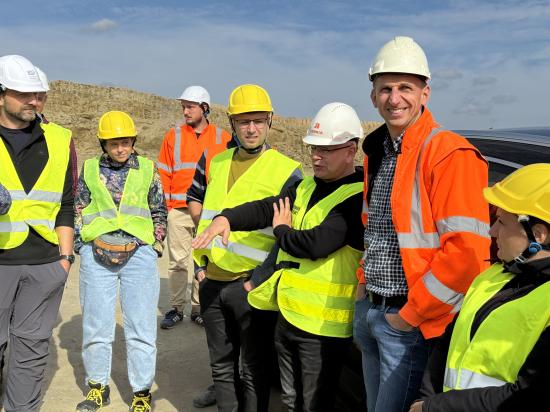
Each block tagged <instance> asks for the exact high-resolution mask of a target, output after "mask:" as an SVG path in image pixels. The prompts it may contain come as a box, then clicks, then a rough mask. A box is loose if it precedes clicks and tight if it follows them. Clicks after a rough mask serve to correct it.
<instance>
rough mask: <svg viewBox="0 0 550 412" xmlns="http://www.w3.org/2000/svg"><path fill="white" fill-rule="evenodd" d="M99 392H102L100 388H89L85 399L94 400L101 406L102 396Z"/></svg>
mask: <svg viewBox="0 0 550 412" xmlns="http://www.w3.org/2000/svg"><path fill="white" fill-rule="evenodd" d="M101 392H103V390H102V389H96V388H92V389H90V392H88V395H87V396H86V400H87V401H94V402H95V403H96V404H97V405H98V406H103V396H102V395H101Z"/></svg>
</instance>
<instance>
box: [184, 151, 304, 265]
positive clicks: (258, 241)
mask: <svg viewBox="0 0 550 412" xmlns="http://www.w3.org/2000/svg"><path fill="white" fill-rule="evenodd" d="M234 152H235V149H229V150H225V151H223V152H221V153H220V154H218V155H216V156H214V158H212V162H211V163H210V173H209V175H208V189H207V191H206V197H205V199H204V203H203V209H202V213H201V218H200V221H199V227H198V230H197V232H198V233H199V234H200V233H202V232H203V231H204V229H205V228H206V227H207V226H208V225H209V224H210V223H211V222H212V219H213V218H214V216H216V215H218V214H219V213H220V212H221V211H222V210H223V209H225V208H230V207H235V206H238V205H241V204H243V203H246V202H250V201H253V200H259V199H263V198H266V197H269V196H275V195H278V194H279V193H280V192H281V190H282V188H283V186H284V184H285V182H286V181H287V180H288V179H289V178H290V176H291V175H292V173H293V172H294V171H295V170H296V169H301V166H300V163H298V162H296V161H295V160H292V159H290V158H288V157H286V156H284V155H282V154H281V153H279V152H277V151H276V150H272V149H269V150H266V151H265V152H264V153H262V154H261V155H260V157H259V158H258V159H257V160H256V161H255V162H254V163H253V164H252V165H251V166H250V167H249V168H248V170H246V171H245V172H244V173H243V174H242V175H241V176H240V177H239V178H238V179H237V180H236V181H235V183H234V184H233V186H232V187H231V190H229V192H228V191H227V182H228V179H229V170H230V168H231V162H232V159H233V153H234ZM274 244H275V237H274V235H273V229H272V228H271V227H269V228H265V229H261V230H255V231H251V232H237V231H232V232H231V234H230V236H229V243H228V245H227V246H224V245H223V244H222V242H221V238H220V237H216V238H215V239H214V240H213V241H212V242H211V244H210V245H209V246H208V248H206V249H196V250H195V251H194V252H193V257H194V259H195V261H196V262H197V264H199V265H204V258H205V257H206V258H207V259H208V261H209V262H212V263H214V264H215V265H216V266H218V267H220V268H222V269H224V270H227V271H230V272H234V273H239V272H245V271H249V270H252V269H254V268H255V267H256V266H257V265H258V264H260V263H261V262H263V261H264V260H265V258H266V257H267V255H268V253H269V251H270V250H271V249H272V248H273V245H274Z"/></svg>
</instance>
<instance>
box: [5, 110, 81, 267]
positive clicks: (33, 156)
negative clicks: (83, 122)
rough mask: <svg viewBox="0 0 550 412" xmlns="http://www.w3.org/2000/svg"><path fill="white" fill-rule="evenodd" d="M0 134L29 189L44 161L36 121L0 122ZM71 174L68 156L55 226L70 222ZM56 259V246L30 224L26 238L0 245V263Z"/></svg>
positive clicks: (45, 153)
mask: <svg viewBox="0 0 550 412" xmlns="http://www.w3.org/2000/svg"><path fill="white" fill-rule="evenodd" d="M0 137H1V138H2V140H3V142H4V144H5V145H6V148H7V150H8V153H9V154H10V157H11V159H12V162H13V164H14V166H15V170H16V171H17V175H18V176H19V179H20V180H21V184H22V185H23V189H24V190H25V192H26V193H29V192H30V191H31V190H32V188H33V186H34V185H35V183H36V181H37V180H38V178H39V177H40V175H41V174H42V171H43V170H44V167H45V166H46V163H47V162H48V159H49V155H48V146H47V144H46V138H45V137H44V131H43V130H42V128H41V127H40V122H38V121H36V120H33V121H32V122H31V124H30V125H29V126H28V127H26V128H24V129H8V128H5V127H2V126H0ZM73 203H74V197H73V176H72V164H71V160H70V159H69V163H68V164H67V171H66V173H65V183H64V186H63V196H62V198H61V208H60V210H59V212H58V213H57V217H56V220H55V226H56V227H58V226H68V227H73V226H74V211H73ZM57 260H59V246H58V245H55V244H53V243H50V242H48V241H47V240H46V239H44V238H43V237H42V236H40V235H39V234H38V233H36V232H35V231H34V230H33V229H32V228H30V229H29V235H28V237H27V239H25V241H24V242H23V243H22V244H21V245H20V246H18V247H15V248H13V249H0V265H36V264H42V263H50V262H55V261H57Z"/></svg>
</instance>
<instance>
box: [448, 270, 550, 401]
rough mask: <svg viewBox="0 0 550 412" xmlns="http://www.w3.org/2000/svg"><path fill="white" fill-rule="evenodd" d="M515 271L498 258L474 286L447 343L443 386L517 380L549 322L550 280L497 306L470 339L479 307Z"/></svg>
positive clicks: (501, 383) (502, 382) (455, 386)
mask: <svg viewBox="0 0 550 412" xmlns="http://www.w3.org/2000/svg"><path fill="white" fill-rule="evenodd" d="M513 277H514V275H513V274H511V273H507V272H505V271H504V268H503V267H502V265H501V264H495V265H493V266H491V267H490V268H489V269H487V270H486V271H484V272H482V273H481V274H480V275H479V276H478V277H476V279H475V280H474V282H473V283H472V285H471V286H470V289H469V290H468V293H467V294H466V298H465V299H464V303H463V304H462V308H461V309H460V313H459V315H458V318H457V320H456V324H455V327H454V330H453V336H452V338H451V344H450V346H449V352H448V355H447V365H446V369H445V380H444V384H443V390H444V391H448V390H451V389H471V388H483V387H489V386H502V385H504V384H506V383H511V382H515V381H516V379H517V376H518V372H519V370H520V369H521V367H522V366H523V364H524V363H525V360H526V359H527V356H528V355H529V353H530V352H531V350H532V349H533V347H534V346H535V344H536V343H537V341H538V340H539V338H540V335H541V334H542V332H543V331H544V330H545V329H547V328H548V326H550V305H549V304H548V302H549V300H548V299H549V298H548V297H549V296H550V282H546V283H544V284H542V285H541V286H539V287H537V288H536V289H534V290H532V291H531V292H529V293H528V294H527V295H525V296H522V297H519V298H517V299H514V300H512V301H510V302H507V303H505V304H503V305H501V306H500V307H498V308H497V309H495V310H493V311H492V312H491V313H490V314H489V315H488V316H487V318H486V319H485V320H484V321H483V322H482V323H481V325H480V326H479V328H478V329H477V331H476V333H475V335H474V337H473V339H470V332H471V329H472V324H473V322H474V318H475V315H476V314H477V312H478V311H479V310H480V309H481V307H482V306H483V305H484V304H485V303H486V302H487V301H489V300H490V299H491V298H492V297H493V296H494V295H495V294H496V293H497V292H498V291H499V290H501V289H502V287H503V286H504V285H506V283H508V281H509V280H510V279H512V278H513Z"/></svg>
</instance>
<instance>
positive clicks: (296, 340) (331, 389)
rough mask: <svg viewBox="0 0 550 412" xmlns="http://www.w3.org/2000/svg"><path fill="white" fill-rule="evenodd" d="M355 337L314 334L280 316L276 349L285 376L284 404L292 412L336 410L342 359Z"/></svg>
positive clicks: (282, 373)
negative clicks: (336, 395)
mask: <svg viewBox="0 0 550 412" xmlns="http://www.w3.org/2000/svg"><path fill="white" fill-rule="evenodd" d="M350 344H351V338H333V337H327V336H319V335H314V334H312V333H309V332H306V331H303V330H301V329H298V328H296V327H295V326H293V325H291V324H290V323H289V322H287V321H286V320H285V319H284V317H283V316H282V315H279V319H278V322H277V327H276V328H275V348H276V349H277V355H278V358H279V369H280V373H281V386H282V395H281V396H282V401H283V404H284V406H285V407H286V408H287V410H288V411H289V412H290V411H292V412H294V411H303V412H313V411H327V412H328V411H333V410H334V396H335V394H336V388H337V387H338V381H339V378H340V372H341V370H342V360H341V358H340V357H341V356H342V354H344V353H347V351H348V349H349V346H350Z"/></svg>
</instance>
